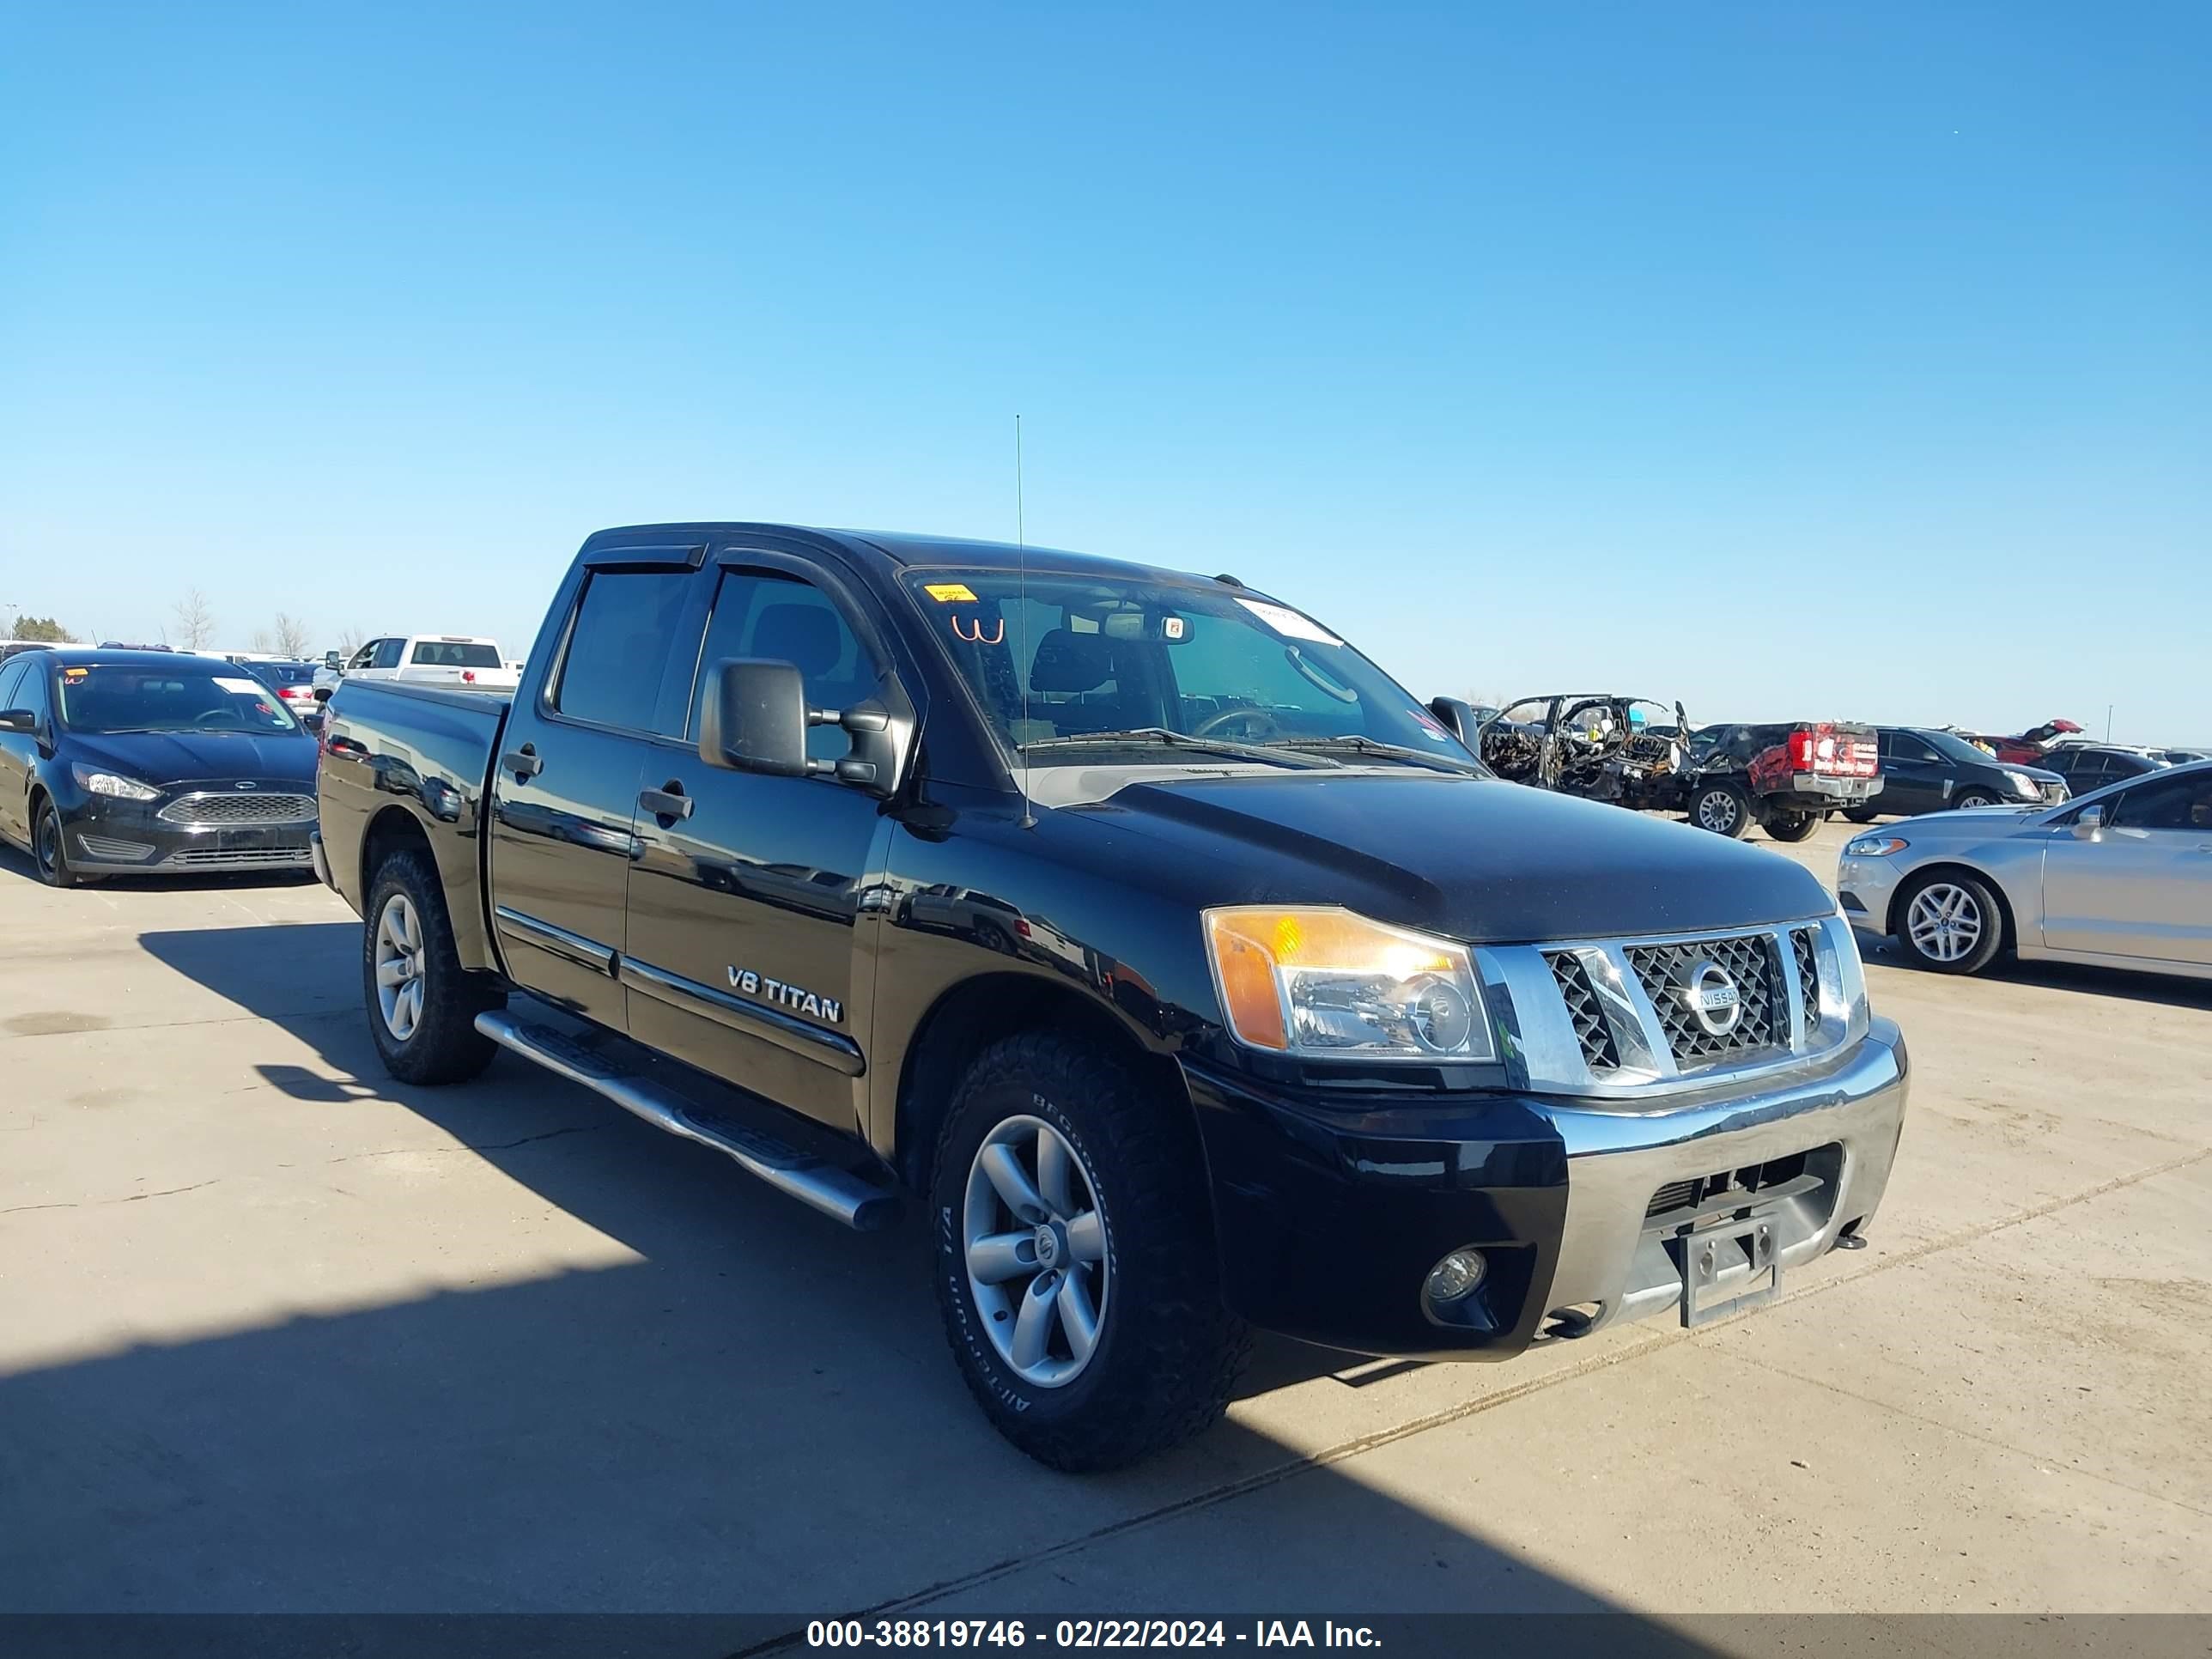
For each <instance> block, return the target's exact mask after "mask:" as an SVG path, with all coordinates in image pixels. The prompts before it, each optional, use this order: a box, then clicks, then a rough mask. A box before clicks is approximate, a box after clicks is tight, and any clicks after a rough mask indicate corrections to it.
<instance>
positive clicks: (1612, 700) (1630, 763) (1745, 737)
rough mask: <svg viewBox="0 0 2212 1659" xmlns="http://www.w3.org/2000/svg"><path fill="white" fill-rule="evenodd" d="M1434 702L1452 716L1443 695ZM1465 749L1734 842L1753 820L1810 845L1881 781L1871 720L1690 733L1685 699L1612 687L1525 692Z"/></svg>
mask: <svg viewBox="0 0 2212 1659" xmlns="http://www.w3.org/2000/svg"><path fill="white" fill-rule="evenodd" d="M1431 708H1434V709H1435V711H1436V712H1437V716H1438V718H1440V719H1443V720H1444V721H1445V723H1446V724H1447V725H1451V724H1453V721H1452V720H1451V719H1450V718H1449V714H1450V713H1451V712H1455V711H1452V710H1448V709H1447V708H1446V707H1445V702H1444V700H1443V699H1439V700H1438V701H1437V702H1436V703H1434V704H1431ZM1670 715H1671V717H1672V718H1671V720H1669V718H1668V717H1669V716H1670ZM1460 729H1462V730H1464V729H1465V728H1464V726H1462V727H1461V728H1460ZM1468 746H1469V747H1470V748H1472V749H1473V750H1474V751H1475V753H1476V755H1477V756H1478V757H1480V759H1481V761H1482V763H1483V764H1484V765H1486V766H1487V767H1488V768H1489V769H1491V770H1492V771H1493V772H1495V773H1496V774H1498V776H1499V777H1501V778H1504V779H1506V780H1508V781H1510V782H1514V783H1525V784H1529V785H1531V786H1533V787H1536V788H1539V789H1549V790H1551V791H1553V792H1554V793H1559V794H1563V795H1579V796H1581V797H1582V798H1583V799H1585V800H1599V801H1609V802H1611V803H1613V805H1617V806H1626V807H1629V808H1631V809H1632V810H1634V811H1643V812H1680V813H1681V814H1683V816H1685V817H1687V818H1688V819H1689V821H1690V822H1691V823H1694V824H1696V825H1697V826H1698V827H1699V829H1710V830H1711V831H1712V832H1713V833H1714V834H1716V835H1722V836H1729V838H1731V839H1737V838H1740V837H1741V836H1744V835H1746V834H1747V833H1748V832H1749V831H1750V829H1751V828H1752V826H1753V825H1754V824H1756V825H1758V826H1759V828H1761V829H1765V831H1766V833H1767V834H1768V835H1770V836H1773V837H1774V839H1775V840H1777V841H1802V840H1804V839H1805V838H1806V837H1807V836H1809V835H1811V834H1812V833H1813V831H1814V830H1815V829H1818V828H1819V827H1820V824H1821V823H1823V822H1825V821H1826V818H1827V817H1828V816H1829V815H1830V814H1831V813H1832V812H1838V811H1851V810H1853V809H1856V808H1859V807H1862V806H1863V805H1865V803H1866V802H1867V801H1869V800H1870V799H1872V798H1873V797H1874V796H1875V793H1878V792H1879V791H1880V790H1881V755H1880V751H1879V750H1878V748H1877V740H1876V737H1875V731H1874V728H1873V727H1872V726H1859V725H1854V724H1850V723H1846V722H1844V721H1840V720H1795V721H1791V720H1784V721H1781V722H1778V723H1773V724H1765V725H1741V724H1726V725H1716V726H1700V727H1698V728H1697V729H1696V730H1694V731H1692V728H1691V726H1690V723H1689V719H1688V716H1687V715H1686V714H1685V713H1684V712H1683V708H1682V705H1681V704H1680V703H1679V702H1677V703H1674V704H1673V705H1671V707H1670V706H1669V705H1668V704H1665V703H1661V702H1655V701H1653V700H1652V699H1650V698H1648V697H1628V696H1620V695H1619V694H1617V693H1611V692H1569V693H1566V694H1565V695H1560V696H1539V697H1524V698H1522V700H1521V701H1520V702H1516V703H1512V704H1510V705H1509V706H1508V707H1507V708H1506V709H1505V711H1504V713H1503V714H1499V715H1498V717H1497V718H1496V719H1494V720H1489V721H1486V722H1485V723H1484V724H1482V725H1481V726H1480V727H1479V728H1477V729H1476V731H1475V732H1474V739H1473V741H1472V742H1471V743H1470V744H1468Z"/></svg>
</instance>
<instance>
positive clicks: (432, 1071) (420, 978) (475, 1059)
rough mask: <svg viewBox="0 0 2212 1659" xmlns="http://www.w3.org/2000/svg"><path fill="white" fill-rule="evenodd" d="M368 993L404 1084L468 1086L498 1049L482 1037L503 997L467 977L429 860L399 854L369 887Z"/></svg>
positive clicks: (371, 1015)
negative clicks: (484, 1021)
mask: <svg viewBox="0 0 2212 1659" xmlns="http://www.w3.org/2000/svg"><path fill="white" fill-rule="evenodd" d="M361 974H362V995H363V998H364V1000H366V1001H367V1002H368V1032H369V1036H372V1037H373V1038H374V1039H375V1042H376V1052H377V1054H379V1055H380V1057H381V1058H382V1059H383V1061H384V1068H385V1070H386V1071H387V1072H390V1073H392V1076H394V1077H396V1078H398V1079H399V1080H400V1081H401V1082H402V1083H465V1082H466V1081H468V1079H471V1078H472V1077H475V1076H476V1075H477V1073H480V1072H482V1071H483V1068H484V1067H485V1066H489V1065H490V1064H491V1059H492V1055H493V1054H495V1053H497V1052H498V1045H497V1044H496V1043H495V1042H492V1040H491V1039H490V1038H489V1037H488V1036H484V1035H483V1033H482V1032H481V1031H479V1030H477V1027H476V1018H477V1015H478V1014H480V1013H482V1012H484V1011H485V1010H486V1009H488V1008H495V1007H497V1006H499V1004H500V1002H501V995H500V994H499V992H498V991H497V990H496V989H495V988H494V987H492V986H491V985H489V983H488V982H486V981H484V979H483V976H482V975H476V974H471V973H469V972H467V971H465V969H463V968H462V966H461V962H460V957H459V953H458V952H456V951H455V950H454V948H453V921H452V918H451V917H450V916H449V915H447V910H446V892H445V889H444V888H443V887H441V885H440V884H439V882H438V876H437V872H436V871H435V869H434V868H432V866H431V864H430V860H429V857H428V854H424V853H421V852H416V851H413V850H410V851H407V852H404V853H395V854H392V856H391V857H390V858H387V859H386V860H385V861H384V862H383V863H382V864H381V865H380V866H378V867H377V872H376V878H375V879H374V881H372V882H371V883H370V884H369V890H368V925H367V926H366V927H364V928H363V929H362V957H361Z"/></svg>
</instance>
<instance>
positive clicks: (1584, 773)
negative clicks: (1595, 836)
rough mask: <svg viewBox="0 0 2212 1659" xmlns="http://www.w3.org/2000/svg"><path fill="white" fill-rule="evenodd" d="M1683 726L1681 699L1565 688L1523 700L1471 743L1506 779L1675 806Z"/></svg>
mask: <svg viewBox="0 0 2212 1659" xmlns="http://www.w3.org/2000/svg"><path fill="white" fill-rule="evenodd" d="M1688 726H1689V721H1688V719H1687V717H1686V716H1685V715H1684V714H1683V712H1682V705H1681V704H1680V703H1679V702H1678V703H1675V704H1673V705H1672V706H1671V707H1670V706H1669V705H1668V704H1665V703H1661V702H1654V701H1652V700H1651V699H1650V698H1648V697H1628V696H1620V695H1619V694H1618V693H1614V692H1603V691H1601V692H1586V691H1571V692H1567V693H1565V694H1561V695H1557V696H1538V697H1524V698H1522V700H1521V701H1520V702H1516V703H1514V704H1512V705H1510V707H1508V708H1505V709H1504V711H1503V712H1502V713H1500V714H1498V715H1496V716H1495V717H1494V718H1492V720H1488V721H1486V722H1485V723H1484V724H1483V725H1482V726H1481V727H1480V729H1479V731H1478V732H1477V733H1476V735H1475V739H1474V745H1473V746H1474V750H1475V752H1476V754H1477V755H1478V756H1480V758H1481V760H1482V763H1483V764H1484V765H1486V766H1487V767H1488V768H1489V769H1491V770H1492V771H1493V772H1495V773H1496V774H1498V776H1499V777H1501V778H1504V779H1505V780H1507V781H1509V782H1512V783H1527V784H1533V785H1534V786H1535V787H1537V788H1539V789H1550V790H1553V791H1555V792H1556V793H1559V794H1563V795H1579V796H1581V797H1582V798H1583V799H1585V800H1602V801H1611V802H1612V803H1613V804H1614V805H1619V806H1626V807H1630V808H1632V809H1634V810H1636V811H1680V810H1681V806H1682V794H1681V775H1682V772H1683V770H1684V768H1685V767H1686V765H1687V763H1688V750H1687V748H1686V738H1685V737H1684V735H1683V734H1684V733H1685V732H1686V731H1687V729H1688Z"/></svg>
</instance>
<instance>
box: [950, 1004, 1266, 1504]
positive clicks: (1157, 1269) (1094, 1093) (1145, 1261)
mask: <svg viewBox="0 0 2212 1659" xmlns="http://www.w3.org/2000/svg"><path fill="white" fill-rule="evenodd" d="M1018 1115H1027V1116H1031V1117H1036V1118H1040V1119H1042V1120H1043V1121H1045V1122H1047V1123H1048V1124H1050V1125H1051V1126H1052V1127H1054V1129H1056V1130H1057V1131H1058V1132H1059V1133H1060V1135H1061V1136H1062V1137H1064V1138H1065V1139H1066V1141H1067V1142H1068V1144H1069V1145H1070V1146H1072V1147H1073V1149H1074V1152H1075V1153H1076V1156H1077V1157H1078V1158H1079V1159H1080V1160H1081V1161H1082V1163H1083V1164H1084V1166H1085V1170H1086V1171H1087V1173H1088V1176H1089V1178H1090V1180H1091V1185H1092V1188H1093V1190H1094V1192H1095V1194H1096V1196H1097V1206H1098V1209H1099V1211H1100V1213H1101V1214H1102V1216H1103V1218H1104V1222H1105V1228H1106V1262H1107V1267H1108V1271H1109V1281H1108V1282H1109V1285H1110V1287H1111V1288H1110V1291H1109V1296H1108V1298H1107V1302H1106V1304H1105V1307H1104V1309H1103V1313H1102V1315H1101V1319H1100V1325H1099V1334H1098V1341H1097V1347H1096V1348H1095V1349H1094V1350H1093V1352H1092V1353H1091V1358H1090V1362H1089V1364H1087V1365H1085V1367H1084V1369H1083V1370H1082V1371H1081V1373H1080V1374H1079V1376H1076V1377H1075V1378H1074V1379H1073V1381H1071V1382H1069V1383H1066V1384H1065V1385H1064V1386H1062V1387H1059V1388H1040V1387H1035V1386H1032V1385H1031V1384H1030V1383H1026V1382H1024V1380H1023V1379H1022V1378H1021V1377H1019V1376H1017V1375H1016V1374H1015V1373H1014V1372H1013V1371H1012V1370H1011V1369H1010V1368H1009V1366H1008V1365H1007V1364H1006V1362H1005V1361H1004V1360H1003V1359H1001V1358H1000V1355H999V1352H998V1350H997V1349H996V1348H995V1347H994V1346H993V1345H992V1342H991V1340H990V1338H989V1336H988V1334H987V1333H986V1332H985V1330H984V1329H983V1328H982V1324H981V1320H982V1315H981V1311H980V1310H978V1308H977V1307H976V1304H975V1297H974V1293H973V1291H972V1290H971V1288H970V1286H969V1276H968V1267H967V1261H966V1255H965V1243H964V1235H963V1228H964V1212H965V1204H966V1197H967V1190H968V1181H969V1170H970V1167H971V1166H972V1164H974V1162H975V1153H976V1150H977V1148H978V1147H979V1146H981V1144H982V1142H983V1140H984V1139H985V1138H986V1137H987V1135H989V1134H990V1133H991V1132H992V1131H993V1130H994V1128H995V1127H998V1126H999V1125H1000V1124H1001V1123H1003V1122H1004V1121H1006V1120H1007V1119H1008V1118H1010V1117H1014V1116H1018ZM1203 1168H1204V1163H1203V1159H1202V1158H1201V1157H1200V1149H1199V1146H1198V1135H1197V1128H1196V1126H1195V1125H1194V1123H1193V1122H1192V1121H1191V1119H1190V1114H1189V1110H1188V1108H1187V1107H1186V1106H1184V1105H1182V1103H1180V1102H1178V1101H1173V1100H1167V1099H1163V1098H1161V1097H1159V1095H1158V1091H1155V1090H1152V1089H1150V1088H1148V1087H1146V1085H1145V1083H1144V1082H1143V1080H1142V1079H1140V1078H1139V1076H1138V1075H1137V1073H1135V1072H1133V1070H1132V1069H1131V1068H1130V1067H1128V1066H1125V1065H1123V1064H1121V1062H1120V1061H1118V1060H1115V1058H1114V1057H1113V1056H1111V1055H1110V1054H1107V1053H1105V1052H1103V1050H1102V1049H1100V1048H1097V1047H1095V1046H1093V1045H1091V1044H1090V1043H1086V1042H1081V1041H1079V1040H1076V1039H1073V1038H1070V1037H1066V1036H1060V1035H1057V1034H1054V1033H1052V1032H1049V1031H1030V1032H1024V1033H1019V1034H1017V1035H1015V1036H1010V1037H1006V1038H1003V1039H1001V1040H1000V1042H995V1043H994V1044H992V1045H991V1047H989V1048H986V1049H985V1050H984V1051H983V1052H982V1053H981V1054H980V1055H978V1056H977V1057H976V1059H975V1062H974V1063H973V1064H972V1065H971V1066H969V1068H968V1072H967V1073H966V1075H965V1076H964V1077H963V1078H962V1079H961V1081H960V1084H959V1086H958V1087H957V1090H956V1091H954V1094H953V1098H952V1103H951V1108H950V1109H949V1110H948V1111H947V1113H946V1115H945V1124H944V1127H943V1129H942V1131H941V1132H940V1133H939V1136H938V1143H937V1149H936V1156H935V1159H934V1161H933V1164H932V1166H931V1175H930V1192H929V1197H930V1215H931V1229H932V1233H933V1250H934V1253H935V1256H936V1267H935V1271H936V1276H937V1300H938V1307H939V1312H940V1313H941V1314H942V1315H943V1316H944V1320H945V1337H946V1340H947V1341H948V1342H949V1343H950V1344H951V1348H952V1357H953V1359H954V1361H955V1363H956V1364H957V1365H958V1366H959V1368H960V1374H961V1376H962V1377H963V1379H964V1380H965V1381H966V1383H967V1384H968V1388H969V1392H970V1393H971V1394H973V1395H975V1401H976V1403H977V1404H978V1405H979V1406H981V1407H982V1408H983V1413H984V1415H985V1416H986V1417H987V1418H989V1419H990V1420H991V1423H992V1425H993V1426H994V1427H995V1428H996V1429H997V1430H998V1431H999V1432H1000V1434H1002V1435H1004V1436H1005V1437H1006V1438H1007V1439H1008V1440H1010V1441H1012V1443H1014V1444H1015V1445H1016V1446H1017V1447H1018V1448H1020V1449H1022V1450H1023V1451H1024V1452H1026V1453H1028V1454H1029V1455H1030V1456H1031V1457H1034V1458H1036V1460H1037V1461H1038V1462H1041V1463H1044V1464H1047V1465H1048V1466H1049V1467H1051V1468H1055V1469H1060V1470H1064V1471H1066V1472H1068V1473H1070V1474H1091V1473H1095V1472H1097V1471H1101V1470H1105V1469H1115V1468H1124V1467H1126V1466H1127V1465H1129V1464H1132V1463H1135V1462H1139V1461H1140V1460H1142V1459H1144V1458H1146V1457H1149V1456H1151V1455H1153V1454H1154V1453H1156V1452H1160V1451H1164V1450H1165V1449H1167V1448H1169V1447H1170V1446H1173V1445H1176V1444H1177V1443H1180V1442H1182V1441H1184V1440H1187V1439H1188V1438H1190V1437H1192V1436H1194V1435H1195V1434H1198V1433H1200V1432H1201V1431H1204V1430H1206V1429H1207V1428H1209V1427H1211V1426H1212V1425H1213V1424H1214V1423H1215V1422H1217V1421H1218V1420H1219V1419H1220V1417H1221V1414H1222V1412H1223V1411H1224V1410H1225V1408H1226V1407H1227V1406H1228V1403H1229V1396H1230V1391H1231V1389H1232V1388H1233V1387H1234V1386H1235V1383H1236V1381H1237V1376H1238V1374H1239V1373H1240V1372H1241V1371H1242V1370H1243V1367H1244V1364H1245V1362H1246V1360H1247V1359H1248V1358H1249V1357H1250V1353H1251V1334H1250V1330H1249V1327H1247V1326H1246V1325H1245V1324H1244V1322H1243V1321H1242V1320H1240V1319H1238V1318H1237V1317H1236V1316H1234V1315H1233V1314H1231V1312H1230V1311H1229V1310H1228V1308H1227V1307H1226V1306H1225V1304H1224V1303H1223V1302H1222V1299H1221V1284H1220V1275H1219V1269H1218V1264H1217V1259H1216V1256H1215V1252H1214V1243H1213V1237H1212V1217H1211V1208H1210V1205H1209V1202H1208V1199H1207V1194H1206V1185H1205V1179H1204V1176H1203V1175H1202V1173H1201V1171H1202V1170H1203Z"/></svg>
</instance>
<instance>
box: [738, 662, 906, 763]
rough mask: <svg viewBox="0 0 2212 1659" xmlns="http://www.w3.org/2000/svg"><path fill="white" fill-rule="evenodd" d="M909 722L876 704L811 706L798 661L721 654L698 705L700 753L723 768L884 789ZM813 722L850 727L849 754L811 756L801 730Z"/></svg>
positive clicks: (815, 724)
mask: <svg viewBox="0 0 2212 1659" xmlns="http://www.w3.org/2000/svg"><path fill="white" fill-rule="evenodd" d="M910 724H911V723H910V722H902V721H896V720H893V718H892V716H891V715H890V713H889V712H888V711H887V710H885V709H884V708H880V707H878V706H875V705H869V706H866V707H863V708H848V709H843V710H839V709H836V708H809V707H808V706H807V702H806V683H805V680H804V679H803V678H801V677H800V675H799V667H798V665H797V664H795V663H788V662H771V661H768V660H765V659H760V658H744V657H726V658H724V659H722V660H721V661H720V662H717V663H715V664H714V665H713V666H712V667H710V668H709V669H708V671H707V690H706V694H705V696H703V697H702V698H701V700H700V708H699V758H700V759H701V760H702V761H704V762H706V763H707V764H708V765H709V766H716V767H720V768H721V769H724V770H726V771H732V772H759V773H762V774H763V775H767V776H769V777H774V778H804V777H810V776H814V775H829V776H834V777H835V778H836V780H837V781H839V782H840V783H849V784H855V785H858V786H859V787H862V788H865V789H868V790H872V791H873V792H874V793H877V794H884V795H887V794H889V793H891V791H892V790H893V789H895V788H896V787H897V784H898V772H899V769H900V766H899V763H900V759H901V757H902V754H903V752H904V750H905V747H906V737H907V734H908V733H907V728H908V727H910ZM815 726H838V727H840V728H842V730H844V731H845V732H848V733H850V734H851V736H852V738H853V739H854V741H853V744H852V752H851V753H850V754H848V755H847V756H846V757H844V758H843V759H842V760H811V759H809V758H808V757H807V754H806V734H807V732H809V731H811V730H812V729H813V728H814V727H815Z"/></svg>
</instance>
